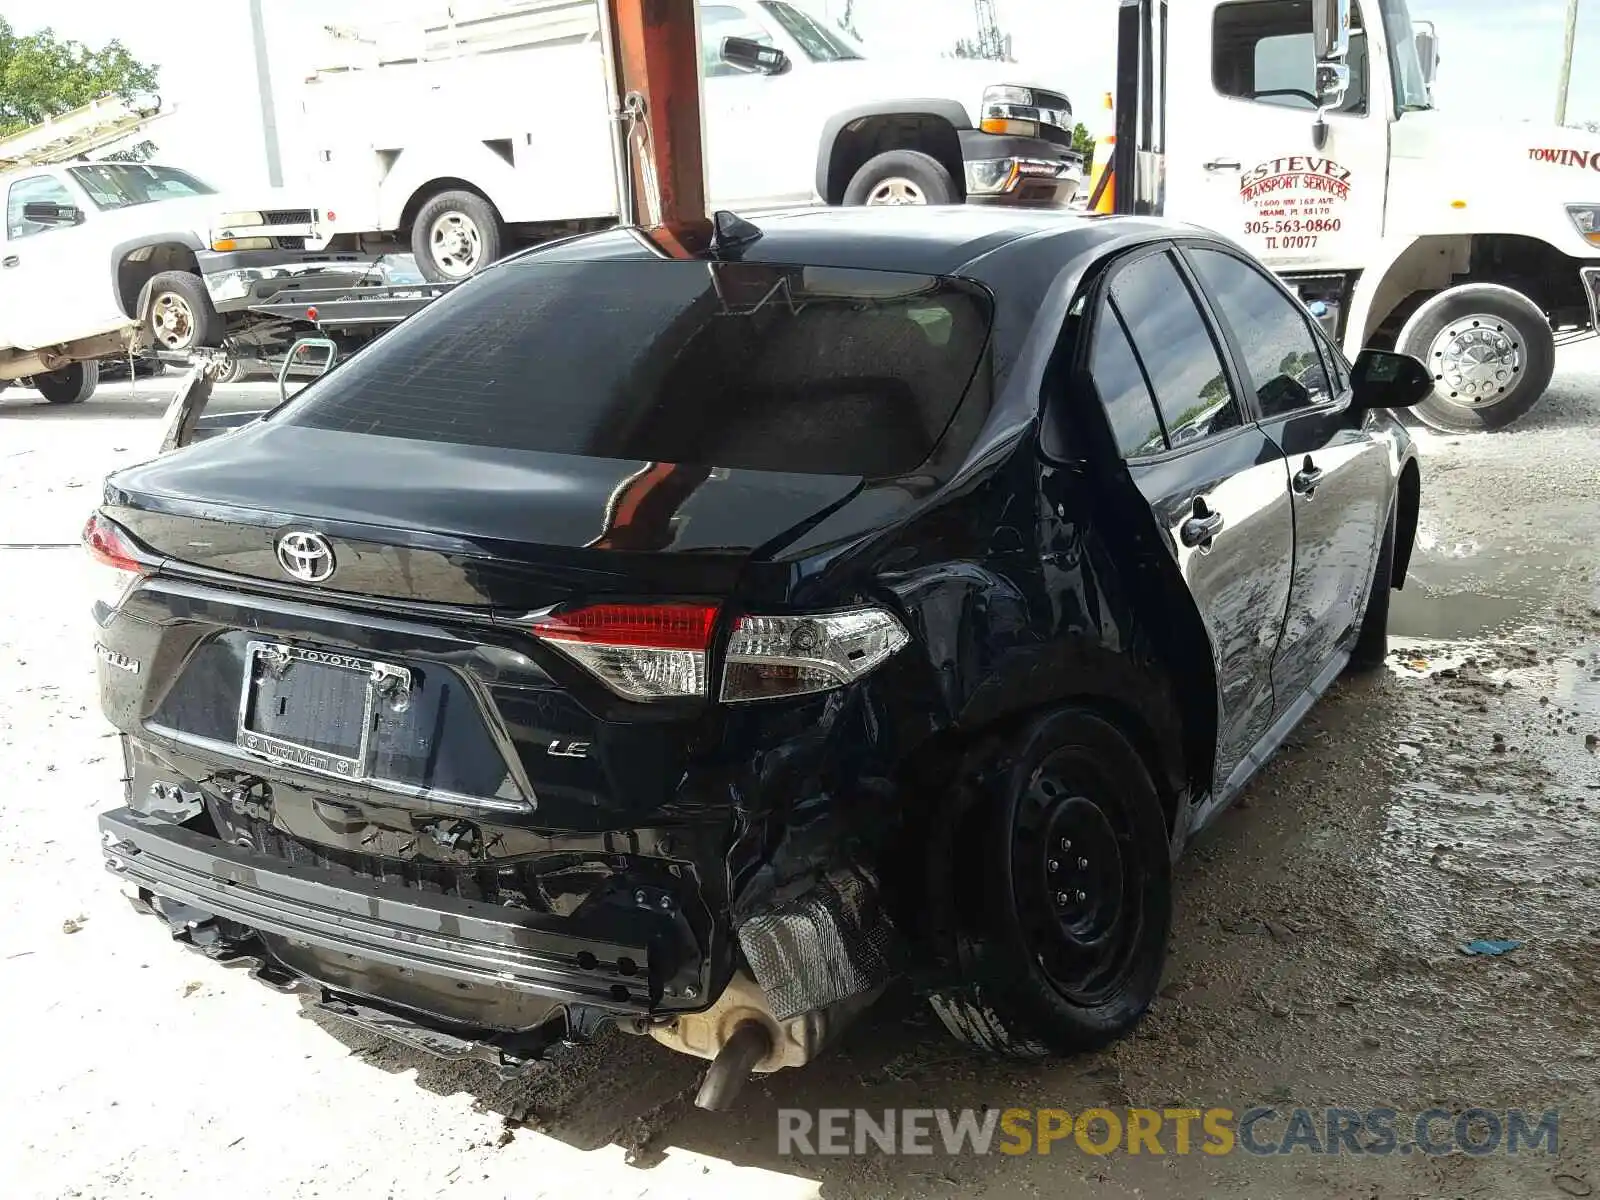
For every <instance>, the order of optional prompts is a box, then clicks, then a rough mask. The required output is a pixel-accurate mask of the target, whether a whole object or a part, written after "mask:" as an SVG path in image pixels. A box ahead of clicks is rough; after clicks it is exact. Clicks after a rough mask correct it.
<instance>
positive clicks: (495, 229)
mask: <svg viewBox="0 0 1600 1200" xmlns="http://www.w3.org/2000/svg"><path fill="white" fill-rule="evenodd" d="M503 241H504V233H503V231H502V229H501V226H500V214H499V213H497V212H495V210H494V206H493V205H491V204H490V203H489V202H488V201H487V200H485V199H484V198H483V197H482V196H479V195H477V194H476V193H475V192H462V191H454V192H440V193H439V194H438V195H437V196H435V197H433V199H431V200H429V201H428V202H427V203H426V204H424V205H423V206H422V208H421V209H420V210H419V211H418V213H417V216H416V219H415V220H414V221H412V222H411V253H412V255H413V257H415V258H416V260H417V270H419V271H421V272H422V275H423V277H424V278H425V279H427V280H428V281H429V282H430V283H453V282H455V281H456V280H458V279H467V278H469V277H470V276H473V275H476V274H477V273H478V272H479V271H481V270H483V269H484V268H485V267H487V266H488V265H489V264H490V263H492V262H494V261H495V260H496V259H497V258H499V257H500V247H501V244H502V242H503Z"/></svg>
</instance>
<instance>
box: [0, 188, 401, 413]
mask: <svg viewBox="0 0 1600 1200" xmlns="http://www.w3.org/2000/svg"><path fill="white" fill-rule="evenodd" d="M0 197H3V200H4V204H5V224H4V228H3V229H0V388H3V387H4V386H5V385H6V384H7V383H10V382H14V381H17V380H22V379H26V380H29V381H30V382H31V383H32V385H33V386H34V387H36V388H38V389H39V391H40V392H41V393H42V394H43V395H44V397H45V399H47V400H49V401H51V402H52V403H57V404H71V403H76V402H78V401H82V400H85V399H87V398H88V396H89V394H90V393H91V392H92V391H93V390H94V386H95V382H96V379H97V377H98V368H97V366H96V360H98V359H101V358H112V357H117V356H119V355H123V354H127V353H129V352H131V351H132V350H134V349H136V348H140V347H145V346H148V347H152V348H154V349H157V350H170V351H175V352H187V351H190V350H193V349H196V348H197V347H202V346H220V345H222V344H223V341H224V339H226V338H227V337H228V336H229V335H230V334H231V333H232V332H234V331H235V330H236V329H237V328H238V327H239V326H240V325H242V324H244V323H246V322H248V321H249V320H250V317H249V312H248V310H249V308H250V306H251V305H252V304H254V303H256V302H258V301H259V300H261V299H265V298H266V296H267V295H269V294H271V293H274V292H279V291H281V290H282V289H283V288H285V287H286V286H288V285H290V284H295V283H303V284H304V285H305V286H308V287H334V286H339V285H340V284H343V283H354V282H355V281H356V279H357V278H359V277H360V275H361V273H362V272H364V271H366V270H368V269H369V266H368V264H367V262H365V261H363V260H362V259H361V256H359V255H357V254H355V253H351V252H348V251H344V250H340V249H338V248H337V247H338V243H337V242H335V241H334V240H333V239H332V238H331V235H330V231H329V229H328V228H327V223H326V221H325V220H324V219H323V217H322V214H321V212H320V211H319V210H317V209H315V208H311V207H308V206H305V205H303V204H300V203H297V202H294V201H292V200H287V199H284V198H282V197H280V196H278V195H276V194H275V193H274V191H271V190H268V191H264V192H256V193H250V194H246V195H243V196H226V195H223V194H221V193H219V192H218V191H217V190H216V189H215V188H212V187H211V186H209V185H208V184H206V183H204V182H202V181H201V180H200V179H198V178H197V177H196V176H194V175H192V174H191V173H189V172H188V171H184V170H180V169H179V168H177V167H170V166H157V165H153V164H133V163H113V162H99V163H96V162H70V163H54V164H47V165H40V166H28V167H22V168H20V169H18V170H16V171H12V172H9V173H7V174H4V175H0Z"/></svg>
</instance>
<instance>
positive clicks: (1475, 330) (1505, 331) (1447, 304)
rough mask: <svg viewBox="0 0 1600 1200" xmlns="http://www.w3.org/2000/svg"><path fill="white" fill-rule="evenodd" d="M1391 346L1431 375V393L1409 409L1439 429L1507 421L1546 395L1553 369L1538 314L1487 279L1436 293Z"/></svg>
mask: <svg viewBox="0 0 1600 1200" xmlns="http://www.w3.org/2000/svg"><path fill="white" fill-rule="evenodd" d="M1395 348H1396V349H1398V350H1400V351H1402V352H1403V353H1405V354H1410V355H1412V356H1414V357H1415V358H1417V359H1419V360H1420V361H1421V362H1422V363H1424V364H1425V365H1426V366H1427V368H1428V369H1429V370H1430V371H1431V372H1432V373H1433V381H1434V382H1433V395H1431V396H1429V397H1428V398H1427V399H1426V400H1424V401H1423V402H1422V403H1421V404H1419V405H1417V406H1416V408H1414V409H1412V410H1411V411H1412V412H1413V413H1414V414H1415V415H1416V417H1417V419H1418V420H1420V421H1422V422H1423V423H1424V424H1426V425H1429V426H1431V427H1432V428H1434V429H1437V430H1439V431H1441V432H1443V433H1477V432H1479V431H1481V430H1487V429H1500V428H1503V427H1504V426H1506V425H1509V424H1511V422H1513V421H1515V420H1516V419H1517V418H1518V417H1520V416H1521V415H1522V414H1523V413H1525V412H1527V411H1528V410H1529V409H1530V408H1532V407H1533V406H1534V404H1535V403H1536V402H1537V401H1538V399H1539V397H1540V396H1542V395H1544V391H1545V389H1546V388H1547V387H1549V386H1550V377H1551V375H1553V374H1554V373H1555V368H1556V341H1555V334H1554V333H1553V332H1552V331H1551V328H1550V322H1549V320H1548V319H1546V317H1545V315H1544V313H1543V312H1541V311H1540V310H1539V307H1538V305H1536V304H1534V303H1533V301H1531V300H1529V299H1528V298H1527V297H1526V296H1524V295H1523V294H1522V293H1521V292H1517V291H1513V290H1512V289H1511V288H1508V287H1501V286H1500V285H1498V284H1493V283H1468V284H1463V285H1462V286H1460V287H1453V288H1450V289H1449V290H1447V291H1443V292H1440V293H1439V294H1438V295H1437V296H1434V297H1433V298H1432V299H1431V300H1429V301H1427V302H1426V303H1425V304H1423V306H1422V307H1421V308H1419V309H1417V311H1416V312H1415V313H1413V314H1412V315H1411V319H1410V320H1409V321H1407V322H1406V324H1405V328H1404V329H1402V330H1401V331H1400V336H1399V338H1398V339H1397V341H1396V346H1395Z"/></svg>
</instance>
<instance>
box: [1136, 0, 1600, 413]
mask: <svg viewBox="0 0 1600 1200" xmlns="http://www.w3.org/2000/svg"><path fill="white" fill-rule="evenodd" d="M1439 41H1440V37H1439V34H1438V33H1437V32H1436V31H1434V30H1433V29H1432V28H1431V27H1429V26H1426V24H1425V25H1423V26H1418V25H1417V24H1416V23H1414V22H1413V20H1412V18H1411V14H1410V12H1409V10H1408V8H1407V4H1406V0H1211V2H1205V0H1202V2H1200V3H1193V2H1191V3H1183V4H1173V5H1170V6H1169V5H1168V4H1167V3H1165V2H1164V0H1123V3H1122V7H1121V13H1120V26H1119V46H1118V90H1117V98H1116V112H1117V120H1118V128H1117V141H1116V152H1115V153H1116V154H1117V156H1118V157H1117V158H1116V159H1115V160H1114V161H1113V173H1114V177H1115V178H1117V179H1119V180H1122V181H1131V184H1132V186H1129V183H1128V182H1124V185H1123V186H1122V187H1119V188H1117V189H1116V192H1115V195H1116V207H1117V208H1118V209H1120V210H1122V211H1127V212H1141V213H1152V212H1159V213H1163V214H1164V215H1167V216H1172V217H1177V218H1180V219H1183V220H1187V221H1192V222H1194V223H1195V224H1198V225H1203V226H1206V227H1208V228H1211V229H1215V230H1217V231H1218V232H1221V233H1223V234H1225V235H1227V236H1229V237H1232V238H1234V239H1235V240H1237V241H1238V242H1240V243H1241V244H1242V245H1244V246H1246V247H1247V248H1248V249H1250V250H1251V251H1253V252H1254V253H1256V254H1257V255H1259V256H1260V257H1261V258H1262V259H1263V260H1264V261H1266V262H1267V263H1268V264H1269V265H1270V266H1272V267H1273V268H1274V270H1276V271H1278V272H1279V273H1280V274H1282V275H1284V276H1286V277H1288V278H1289V279H1290V280H1291V281H1292V282H1293V283H1294V284H1295V285H1296V286H1297V287H1298V289H1299V291H1300V293H1301V295H1302V297H1303V298H1304V299H1306V300H1307V301H1308V302H1310V303H1312V304H1313V306H1314V308H1316V309H1317V310H1318V311H1320V312H1321V313H1322V314H1324V320H1325V321H1326V322H1327V324H1328V325H1329V328H1330V331H1331V332H1333V333H1335V335H1336V336H1338V337H1339V338H1341V339H1342V341H1343V343H1344V347H1345V350H1346V352H1347V353H1349V354H1351V355H1354V354H1356V353H1357V352H1359V350H1360V349H1361V348H1362V347H1363V346H1367V345H1376V346H1381V347H1386V348H1399V349H1402V350H1404V351H1406V352H1408V353H1410V354H1413V355H1415V356H1416V357H1418V358H1420V359H1422V360H1423V361H1424V362H1426V363H1428V364H1429V365H1430V366H1431V367H1433V368H1434V370H1435V379H1436V391H1435V395H1434V397H1433V398H1431V399H1430V400H1429V401H1427V402H1425V403H1424V404H1423V405H1422V406H1421V407H1420V408H1419V409H1418V415H1419V416H1421V417H1422V418H1423V419H1424V420H1426V421H1428V422H1429V423H1430V424H1433V425H1436V426H1439V427H1441V428H1445V429H1449V430H1453V431H1464V430H1470V429H1476V428H1493V427H1496V426H1498V425H1503V424H1507V423H1509V422H1510V421H1511V420H1514V419H1515V418H1516V417H1517V416H1519V415H1521V413H1523V412H1525V411H1526V410H1527V409H1528V408H1529V407H1530V406H1531V405H1532V404H1533V403H1534V402H1535V401H1536V400H1537V399H1538V397H1539V395H1540V394H1541V393H1542V392H1543V390H1544V388H1545V386H1546V385H1547V384H1548V382H1549V377H1550V371H1551V370H1552V369H1553V366H1554V354H1555V338H1556V334H1557V333H1558V332H1563V333H1580V332H1582V331H1594V330H1596V329H1600V138H1597V137H1595V136H1594V135H1593V134H1589V133H1585V132H1583V131H1580V130H1576V129H1568V128H1560V127H1557V126H1549V127H1541V126H1539V125H1535V124H1528V123H1511V122H1496V121H1494V120H1490V119H1485V118H1484V117H1482V116H1481V115H1479V114H1476V113H1470V112H1469V113H1462V114H1455V115H1452V114H1447V113H1444V112H1441V111H1439V110H1438V109H1436V108H1435V107H1434V104H1433V97H1432V90H1433V89H1432V84H1433V75H1434V69H1435V67H1436V65H1437V63H1438V61H1439V57H1438V45H1439ZM1169 46H1171V47H1181V48H1182V50H1181V52H1179V53H1171V54H1169V53H1168V47H1169ZM1196 51H1198V52H1196ZM1169 97H1170V98H1171V100H1170V102H1168V98H1169Z"/></svg>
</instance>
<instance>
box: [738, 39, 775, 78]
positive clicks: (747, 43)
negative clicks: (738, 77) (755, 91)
mask: <svg viewBox="0 0 1600 1200" xmlns="http://www.w3.org/2000/svg"><path fill="white" fill-rule="evenodd" d="M722 61H723V62H725V63H727V64H728V65H729V66H733V67H738V68H739V69H740V70H741V71H752V72H754V73H755V74H757V75H782V74H783V73H784V72H785V71H787V70H788V69H789V56H788V55H787V54H785V53H784V52H783V51H782V50H779V49H778V48H777V47H776V46H769V45H767V44H766V43H765V42H758V41H756V40H755V39H753V38H742V37H725V38H723V39H722Z"/></svg>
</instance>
